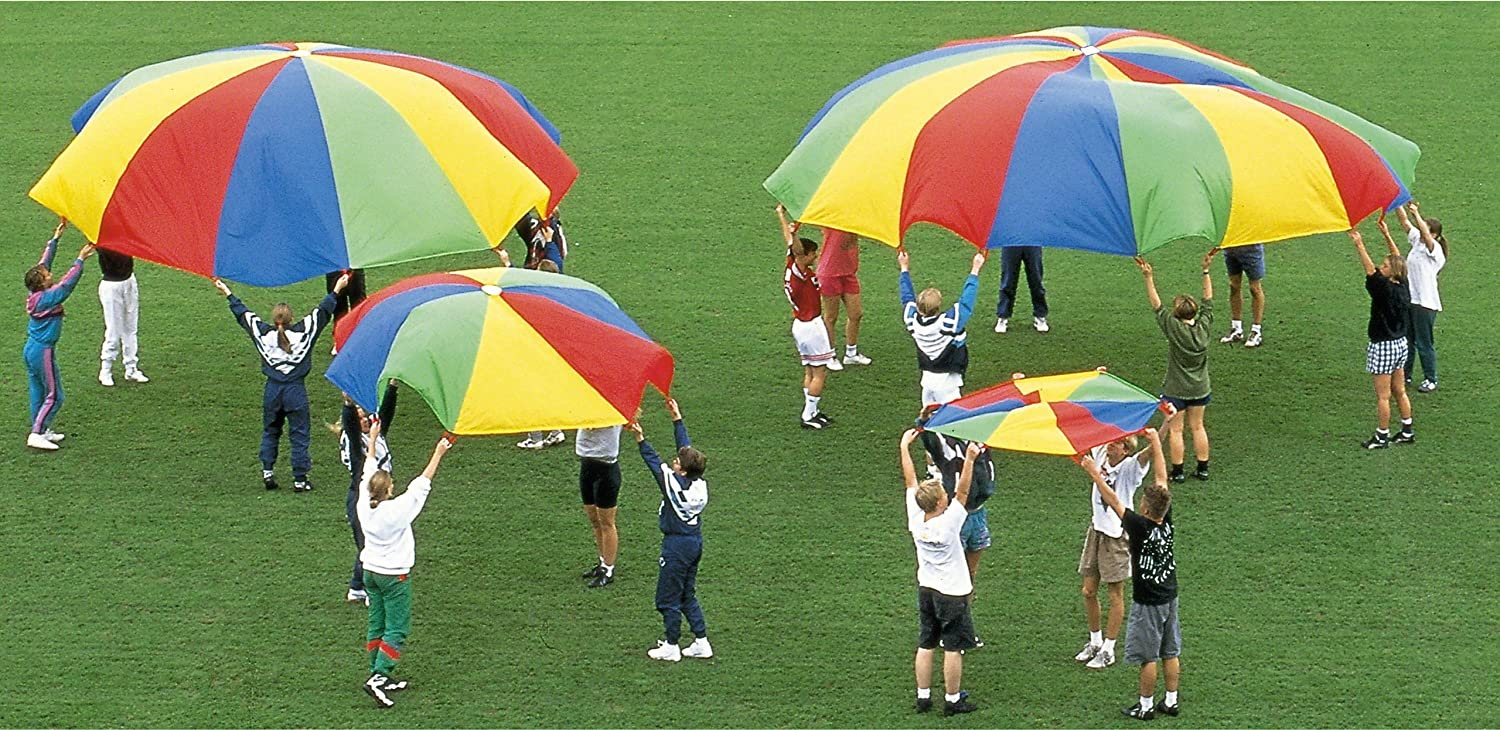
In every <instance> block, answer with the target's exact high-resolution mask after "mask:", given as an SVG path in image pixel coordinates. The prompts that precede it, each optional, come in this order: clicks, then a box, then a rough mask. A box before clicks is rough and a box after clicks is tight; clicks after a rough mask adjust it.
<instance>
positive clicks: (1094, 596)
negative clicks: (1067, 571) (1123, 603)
mask: <svg viewBox="0 0 1500 730" xmlns="http://www.w3.org/2000/svg"><path fill="white" fill-rule="evenodd" d="M1110 587H1111V588H1113V587H1114V584H1110ZM1083 616H1084V619H1086V620H1087V621H1088V624H1089V634H1093V633H1094V632H1095V631H1098V630H1099V621H1100V614H1099V576H1098V575H1085V576H1083ZM1109 618H1110V621H1114V606H1110V617H1109Z"/></svg>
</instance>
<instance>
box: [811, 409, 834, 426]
mask: <svg viewBox="0 0 1500 730" xmlns="http://www.w3.org/2000/svg"><path fill="white" fill-rule="evenodd" d="M813 418H816V419H818V420H819V421H822V422H823V425H824V426H827V425H828V424H830V423H833V417H832V416H829V415H828V414H827V413H824V412H823V411H818V412H817V414H816V415H814V416H813Z"/></svg>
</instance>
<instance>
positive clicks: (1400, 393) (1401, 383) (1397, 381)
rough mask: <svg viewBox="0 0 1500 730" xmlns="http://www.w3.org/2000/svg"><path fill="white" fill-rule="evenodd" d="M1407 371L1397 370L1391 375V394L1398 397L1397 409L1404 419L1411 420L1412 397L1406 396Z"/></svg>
mask: <svg viewBox="0 0 1500 730" xmlns="http://www.w3.org/2000/svg"><path fill="white" fill-rule="evenodd" d="M1405 376H1406V373H1405V371H1402V370H1397V371H1396V372H1395V373H1393V374H1392V375H1391V394H1392V395H1394V396H1395V397H1396V409H1397V411H1398V412H1399V413H1400V414H1401V420H1402V421H1410V420H1411V399H1410V398H1407V397H1406V377H1405Z"/></svg>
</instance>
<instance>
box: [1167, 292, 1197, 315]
mask: <svg viewBox="0 0 1500 730" xmlns="http://www.w3.org/2000/svg"><path fill="white" fill-rule="evenodd" d="M1172 316H1173V317H1176V318H1178V319H1180V320H1183V321H1184V322H1186V321H1187V320H1190V319H1192V318H1194V317H1196V316H1198V300H1197V299H1194V298H1193V297H1192V296H1190V295H1187V294H1178V295H1177V296H1175V297H1172Z"/></svg>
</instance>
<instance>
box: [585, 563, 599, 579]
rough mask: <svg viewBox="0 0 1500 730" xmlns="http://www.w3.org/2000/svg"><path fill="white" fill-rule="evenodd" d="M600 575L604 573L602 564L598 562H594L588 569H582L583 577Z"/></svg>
mask: <svg viewBox="0 0 1500 730" xmlns="http://www.w3.org/2000/svg"><path fill="white" fill-rule="evenodd" d="M601 575H604V566H602V565H599V564H598V563H595V564H594V567H592V568H589V569H588V570H585V571H583V577H584V578H585V579H587V578H598V577H599V576H601Z"/></svg>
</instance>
